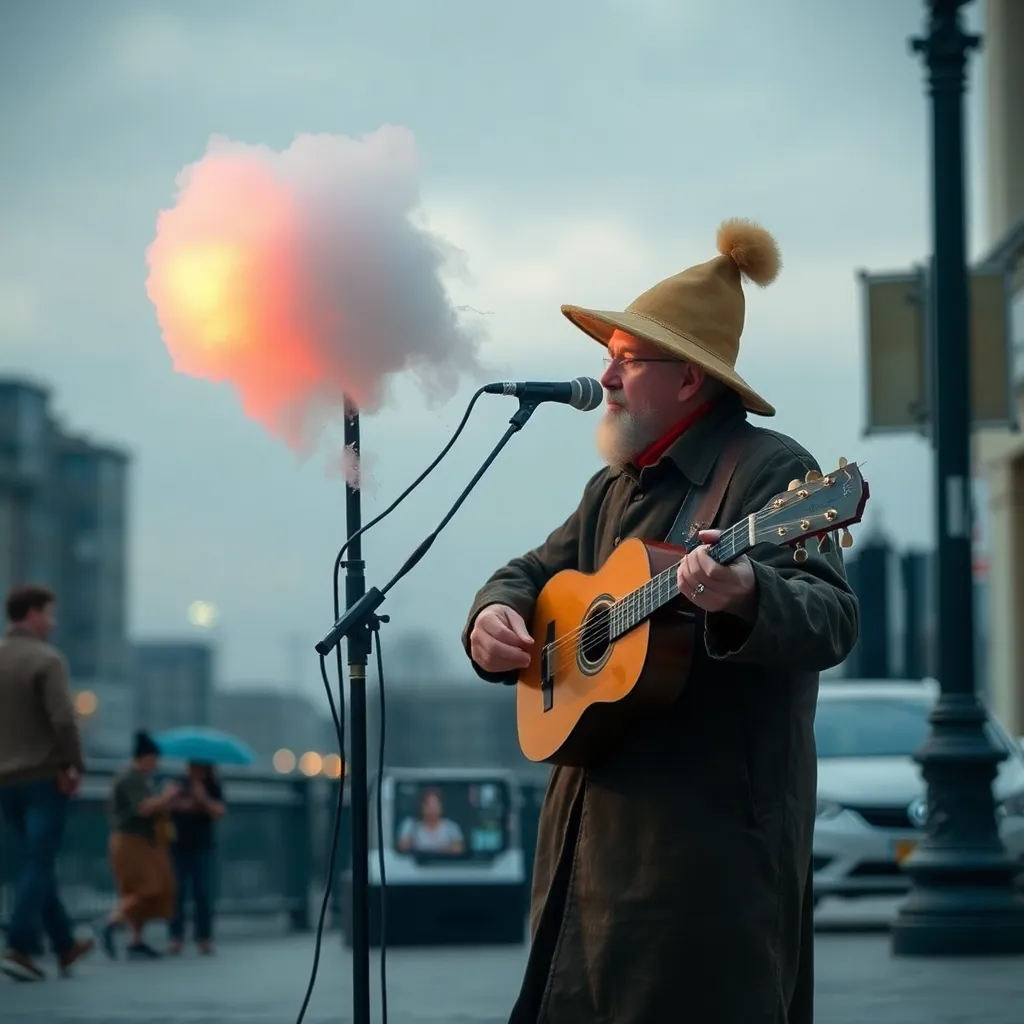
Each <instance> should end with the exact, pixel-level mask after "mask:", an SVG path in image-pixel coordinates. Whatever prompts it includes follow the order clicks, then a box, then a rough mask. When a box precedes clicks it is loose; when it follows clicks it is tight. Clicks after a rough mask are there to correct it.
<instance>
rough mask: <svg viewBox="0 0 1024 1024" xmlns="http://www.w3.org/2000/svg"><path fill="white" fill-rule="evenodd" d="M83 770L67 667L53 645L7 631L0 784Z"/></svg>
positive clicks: (1, 673) (2, 659)
mask: <svg viewBox="0 0 1024 1024" xmlns="http://www.w3.org/2000/svg"><path fill="white" fill-rule="evenodd" d="M69 766H73V767H75V768H78V769H79V770H82V768H83V763H82V746H81V741H80V739H79V735H78V724H77V722H76V721H75V708H74V703H73V701H72V699H71V691H70V688H69V686H68V670H67V663H66V662H65V660H64V658H63V656H62V655H61V654H60V652H59V651H57V650H56V649H55V648H54V647H51V646H50V645H49V644H47V643H44V642H43V641H42V640H39V639H38V638H36V637H35V636H33V635H32V634H31V633H29V632H27V631H26V630H23V629H18V628H17V627H10V628H8V629H7V631H6V632H5V633H4V635H3V637H2V639H0V786H3V785H9V784H11V783H14V782H26V781H30V780H32V779H46V778H52V777H54V776H56V775H57V773H58V772H59V771H60V770H61V769H62V768H66V767H69Z"/></svg>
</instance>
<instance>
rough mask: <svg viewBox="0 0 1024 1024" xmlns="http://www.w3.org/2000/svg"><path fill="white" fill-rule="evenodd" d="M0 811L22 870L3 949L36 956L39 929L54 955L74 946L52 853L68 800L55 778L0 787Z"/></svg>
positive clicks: (59, 840) (56, 849) (60, 835)
mask: <svg viewBox="0 0 1024 1024" xmlns="http://www.w3.org/2000/svg"><path fill="white" fill-rule="evenodd" d="M0 811H2V812H3V816H4V818H5V819H6V821H7V824H8V826H9V827H10V829H11V831H12V832H13V833H14V834H15V835H16V836H17V837H18V841H19V843H20V846H21V871H20V872H19V874H18V880H17V883H16V884H15V887H14V908H13V910H12V912H11V920H10V924H9V925H8V928H7V945H8V946H9V947H10V948H11V949H13V950H16V951H17V952H19V953H22V954H24V955H26V956H28V955H30V954H32V953H34V952H36V949H37V947H38V945H39V941H38V935H39V926H40V925H42V927H43V930H44V931H45V932H46V934H47V935H48V936H49V939H50V945H51V946H52V947H53V951H54V952H55V953H56V954H57V955H58V956H59V955H60V954H62V953H66V952H67V951H68V950H69V949H71V947H72V946H73V945H74V938H73V935H72V926H71V919H70V918H69V917H68V914H67V911H66V910H65V909H64V905H63V904H62V903H61V901H60V896H59V895H58V893H57V854H58V853H59V852H60V847H61V843H62V841H63V839H64V825H65V823H66V821H67V816H68V798H67V797H66V796H65V795H64V794H63V793H61V791H60V789H59V788H58V786H57V780H56V779H40V780H38V781H36V782H18V783H15V784H14V785H11V786H0Z"/></svg>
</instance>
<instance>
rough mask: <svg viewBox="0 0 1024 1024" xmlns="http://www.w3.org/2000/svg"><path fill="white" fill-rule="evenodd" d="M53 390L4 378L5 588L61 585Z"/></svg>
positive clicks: (0, 481)
mask: <svg viewBox="0 0 1024 1024" xmlns="http://www.w3.org/2000/svg"><path fill="white" fill-rule="evenodd" d="M49 397H50V396H49V392H48V391H47V390H46V389H45V388H43V387H40V386H39V385H38V384H35V383H32V382H30V381H26V380H16V379H2V380H0V588H2V589H3V592H5V593H6V591H7V590H8V589H9V588H10V587H11V586H13V585H14V584H15V583H19V582H22V581H26V580H34V581H36V582H40V583H45V584H47V585H49V586H54V587H55V586H56V585H57V582H58V577H59V575H60V572H59V567H58V564H57V561H58V559H57V549H58V543H57V533H56V523H57V511H56V502H57V499H58V491H59V488H58V487H57V486H56V480H55V477H54V472H53V469H54V459H53V449H54V441H55V434H56V431H55V429H54V425H53V423H52V421H51V419H50V416H49V410H48V404H49Z"/></svg>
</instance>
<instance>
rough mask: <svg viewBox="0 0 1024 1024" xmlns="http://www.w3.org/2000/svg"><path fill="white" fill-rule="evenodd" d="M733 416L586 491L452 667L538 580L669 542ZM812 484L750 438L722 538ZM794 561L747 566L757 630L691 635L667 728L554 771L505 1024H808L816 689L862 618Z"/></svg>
mask: <svg viewBox="0 0 1024 1024" xmlns="http://www.w3.org/2000/svg"><path fill="white" fill-rule="evenodd" d="M741 415H743V413H742V412H740V411H739V409H738V406H733V405H732V404H731V403H728V404H726V405H724V406H721V407H719V409H718V410H716V411H715V412H713V413H711V414H709V415H708V416H706V417H705V418H704V419H702V420H701V421H699V422H698V423H697V424H696V425H695V426H693V427H692V428H690V430H688V431H687V433H686V434H685V435H684V436H683V437H681V438H680V439H679V440H678V441H676V442H675V444H674V445H673V446H672V447H671V448H670V449H669V450H668V452H667V454H666V455H665V456H663V457H662V458H661V459H660V461H659V462H658V463H656V464H655V465H654V466H650V467H647V468H645V469H644V470H643V471H642V472H639V473H637V472H635V471H634V470H633V469H632V468H631V467H630V468H628V469H625V470H612V469H603V470H601V471H600V472H599V473H597V474H596V475H595V476H594V477H592V478H591V480H590V481H589V482H588V484H587V486H586V488H585V491H584V494H583V498H582V501H581V502H580V505H579V507H578V508H577V509H576V511H575V512H573V514H572V515H571V516H570V517H569V518H568V519H567V520H566V521H565V522H564V523H563V524H562V525H561V526H559V527H558V528H557V529H556V530H555V531H554V532H553V533H552V534H551V535H550V536H549V537H548V539H547V540H546V541H545V542H544V543H543V544H542V545H541V546H540V547H538V548H536V549H534V550H533V551H531V552H529V553H528V554H526V555H524V556H523V557H521V558H517V559H514V560H513V561H512V562H510V563H509V564H508V565H507V566H505V567H504V568H503V569H499V570H498V571H497V572H496V573H495V574H494V575H493V576H492V577H491V578H490V580H489V581H488V582H487V583H486V584H485V585H484V587H483V588H482V589H481V590H480V592H479V593H478V594H477V596H476V599H475V601H474V602H473V606H472V608H471V610H470V614H469V620H468V622H467V625H466V630H465V633H464V635H463V642H464V644H465V646H466V649H467V651H468V643H469V632H470V630H471V628H472V624H473V620H474V619H475V617H476V615H477V613H478V612H479V611H480V610H481V608H483V607H484V606H485V605H487V604H491V603H493V602H501V603H504V604H509V605H511V606H513V607H514V608H516V609H518V611H519V612H520V613H521V614H522V615H523V617H524V618H525V619H526V621H527V623H529V622H530V619H531V616H532V609H533V604H534V601H535V599H536V595H537V593H538V592H539V590H540V589H541V587H542V586H543V585H544V583H545V582H546V581H547V580H548V579H549V578H550V577H551V576H552V575H553V574H554V573H556V572H558V571H560V570H562V569H578V570H581V571H583V572H593V571H595V570H596V569H598V568H599V567H600V566H601V565H602V563H603V562H604V561H605V560H606V559H607V558H608V556H609V555H610V554H611V552H612V550H613V548H614V546H615V544H616V543H617V541H618V540H619V539H621V538H625V537H630V536H640V537H644V538H647V539H654V540H663V539H665V537H666V536H667V534H668V532H669V529H670V527H671V525H672V521H673V519H674V518H675V515H676V513H677V511H678V510H679V506H680V504H681V503H682V500H683V498H684V497H685V495H686V493H687V491H688V489H689V487H690V485H691V484H696V485H700V484H702V483H704V482H705V481H706V480H707V479H708V477H709V474H710V470H711V468H712V466H713V463H714V460H715V457H716V456H717V454H718V452H719V450H720V449H721V446H722V444H724V440H725V435H726V433H727V432H728V429H729V427H730V425H731V422H734V418H735V417H736V416H741ZM839 454H840V453H836V459H835V461H838V455H839ZM820 468H821V467H820V466H818V465H817V463H816V462H815V460H814V459H813V458H812V457H811V456H810V455H809V454H808V453H807V451H805V450H804V449H803V448H802V447H800V445H798V444H796V443H795V442H794V441H792V440H791V439H790V438H788V437H785V436H783V435H781V434H778V433H775V432H772V431H768V430H761V429H758V430H757V431H756V432H751V434H750V439H749V441H748V443H747V446H746V448H745V449H744V452H743V455H742V457H741V459H740V462H739V465H738V466H737V469H736V472H735V475H734V477H733V480H732V483H731V485H730V487H729V490H728V491H727V492H726V495H725V499H724V501H723V504H722V509H721V513H720V515H719V518H718V524H719V525H721V526H722V527H725V526H729V525H731V524H733V523H734V522H736V521H738V520H739V519H740V518H741V517H745V516H747V515H749V514H750V513H752V512H756V511H757V510H759V509H760V508H761V507H763V506H764V505H765V504H766V503H767V501H768V500H769V499H770V498H771V497H772V496H773V495H775V494H776V493H778V492H780V491H784V490H785V489H786V487H787V485H788V483H789V481H790V480H792V479H793V478H796V477H799V478H800V479H801V480H802V479H803V478H804V476H805V474H806V473H807V471H808V470H810V469H817V470H820ZM832 468H833V466H832V465H829V466H828V467H827V469H832ZM808 551H809V552H810V558H809V559H808V560H807V561H806V562H805V563H804V564H803V566H802V567H798V566H797V565H796V564H795V563H794V561H793V555H792V551H791V550H790V549H788V548H779V547H774V546H772V545H759V546H758V547H756V548H754V549H753V550H752V552H751V560H752V562H753V566H754V572H755V576H756V579H757V588H758V605H757V607H758V611H757V618H756V620H755V622H754V624H753V626H752V627H745V626H743V625H742V624H741V623H739V621H738V620H736V619H734V618H733V617H731V616H727V615H709V616H707V618H706V624H705V633H704V638H705V647H706V650H701V649H700V648H699V647H698V653H697V658H696V660H695V663H694V667H693V671H692V674H691V677H690V682H689V685H688V686H687V689H686V690H685V691H684V694H683V696H682V697H681V698H680V699H679V701H677V703H676V705H675V706H674V707H673V708H672V709H671V710H670V712H669V713H667V714H662V715H660V716H659V717H657V718H652V719H651V720H649V721H645V722H643V723H639V724H638V725H637V726H636V727H634V728H633V730H632V732H631V733H630V735H629V736H628V737H627V739H626V741H625V742H624V744H623V745H622V746H621V748H620V749H618V750H616V751H614V752H613V753H612V754H611V756H610V757H609V758H608V759H607V760H606V761H605V762H604V763H602V764H601V766H600V767H599V768H593V769H587V770H582V769H576V768H562V767H556V768H554V769H553V771H552V773H551V777H550V781H549V783H548V789H547V794H546V796H545V800H544V807H543V810H542V812H541V821H540V834H539V838H538V842H537V853H536V867H535V873H534V883H533V899H532V914H531V932H532V938H533V941H532V943H531V950H530V956H529V961H528V964H527V969H526V976H525V979H524V982H523V988H522V992H521V994H520V998H519V1001H518V1003H517V1005H516V1008H515V1010H514V1011H513V1015H512V1020H513V1021H514V1022H515V1024H662V1022H664V1024H690V1022H692V1024H811V1021H812V1018H813V1010H812V996H813V942H814V935H813V921H812V893H811V840H812V835H813V830H814V820H815V803H816V788H817V758H816V753H815V746H814V733H813V723H814V712H815V704H816V701H817V693H818V674H819V672H821V671H822V670H824V669H827V668H829V667H831V666H833V665H836V664H838V663H839V662H841V661H842V660H843V659H844V658H845V657H846V656H847V655H848V654H849V652H850V651H851V649H852V648H853V646H854V642H855V641H856V638H857V629H858V608H857V601H856V598H855V596H854V594H853V592H852V591H851V589H850V587H849V585H848V584H847V582H846V577H845V572H844V569H843V563H842V557H841V554H840V552H839V550H838V548H836V547H833V550H832V552H831V553H829V554H828V555H827V556H823V555H820V554H818V552H817V550H816V548H815V546H814V545H813V544H811V545H809V546H808ZM474 667H475V668H476V670H477V672H478V674H479V675H481V676H482V677H483V678H485V679H488V680H491V681H494V682H514V676H513V677H512V678H509V677H498V676H493V675H489V674H487V673H484V672H483V671H482V670H480V669H479V667H478V666H474Z"/></svg>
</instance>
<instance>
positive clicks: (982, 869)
mask: <svg viewBox="0 0 1024 1024" xmlns="http://www.w3.org/2000/svg"><path fill="white" fill-rule="evenodd" d="M986 721H987V714H986V711H985V709H984V707H983V706H982V705H981V703H980V702H979V701H978V700H977V698H976V697H975V696H974V695H973V694H944V695H943V696H942V697H940V698H939V700H938V702H937V703H936V706H935V710H934V711H933V713H932V732H931V735H930V736H929V738H928V740H927V741H926V743H925V745H924V746H923V747H922V748H921V751H920V752H919V753H918V754H917V755H916V760H917V761H918V762H919V763H920V764H921V766H922V770H923V774H924V777H925V781H926V782H927V784H928V825H927V829H928V834H927V837H926V838H925V839H924V840H923V841H922V843H921V845H920V846H919V847H918V848H917V850H916V851H915V852H914V854H913V855H912V856H911V857H910V859H909V860H907V861H906V862H905V864H904V869H905V870H906V872H907V873H908V874H909V875H910V876H911V878H912V880H913V888H912V890H911V892H910V895H909V896H908V897H907V899H906V901H905V902H904V904H903V905H902V906H901V907H900V910H899V914H898V915H897V918H896V921H895V923H894V925H893V928H892V952H893V954H895V955H897V956H974V955H983V956H998V955H1007V956H1009V955H1016V954H1024V893H1021V892H1020V891H1019V890H1018V888H1017V887H1016V884H1015V880H1016V878H1017V876H1018V875H1020V873H1021V865H1020V864H1016V863H1015V862H1014V861H1013V860H1012V859H1011V858H1010V857H1009V856H1008V855H1007V852H1006V850H1005V849H1004V847H1003V844H1002V842H1001V840H1000V838H999V832H998V829H997V827H996V814H995V806H994V801H993V796H992V780H993V779H994V778H995V775H996V767H997V765H998V764H999V763H1000V762H1001V761H1003V760H1005V758H1006V753H1005V752H1004V751H1002V750H999V749H997V748H996V747H995V746H994V745H993V744H992V742H991V741H990V739H989V737H988V735H987V734H986V733H985V723H986Z"/></svg>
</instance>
